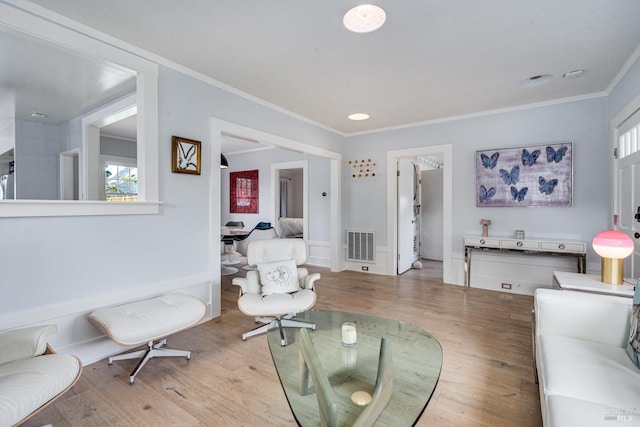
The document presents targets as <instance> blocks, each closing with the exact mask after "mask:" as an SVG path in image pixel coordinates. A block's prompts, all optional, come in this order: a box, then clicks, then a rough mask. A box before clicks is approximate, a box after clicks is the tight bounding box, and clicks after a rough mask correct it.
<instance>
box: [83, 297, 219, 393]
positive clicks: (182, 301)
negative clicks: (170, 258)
mask: <svg viewBox="0 0 640 427" xmlns="http://www.w3.org/2000/svg"><path fill="white" fill-rule="evenodd" d="M206 311H207V308H206V305H205V304H204V302H202V301H201V300H200V299H198V298H195V297H192V296H190V295H184V294H168V295H162V296H159V297H155V298H151V299H147V300H143V301H137V302H133V303H130V304H124V305H120V306H117V307H109V308H103V309H100V310H96V311H94V312H93V313H91V314H90V315H89V322H91V323H92V324H93V325H94V326H96V327H97V328H98V329H100V330H101V331H102V332H104V333H105V334H106V335H107V336H108V337H109V338H111V339H112V340H113V341H114V342H115V343H117V344H119V345H121V346H125V347H130V346H137V345H141V344H147V349H146V350H139V351H133V352H129V353H124V354H121V355H119V356H113V357H110V358H109V364H111V363H113V361H114V360H125V359H135V358H138V357H141V359H140V361H139V362H138V364H137V365H136V367H135V368H134V369H133V371H131V374H130V375H129V383H130V384H133V381H134V379H135V376H136V375H137V374H138V372H139V371H140V369H142V367H143V366H144V365H145V363H147V361H148V360H149V359H151V358H153V357H171V356H184V357H186V358H187V360H189V359H190V358H191V352H190V351H185V350H172V349H168V348H163V346H164V345H165V344H166V343H167V340H166V337H167V336H169V335H171V334H174V333H176V332H179V331H182V330H184V329H187V328H190V327H192V326H194V325H196V324H197V323H198V322H200V320H202V318H203V317H204V315H205V313H206ZM156 340H158V342H156V343H155V344H154V341H156Z"/></svg>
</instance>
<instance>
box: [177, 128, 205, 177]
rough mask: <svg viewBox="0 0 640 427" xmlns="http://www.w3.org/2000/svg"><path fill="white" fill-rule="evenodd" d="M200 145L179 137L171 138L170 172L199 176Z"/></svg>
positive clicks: (197, 142)
mask: <svg viewBox="0 0 640 427" xmlns="http://www.w3.org/2000/svg"><path fill="white" fill-rule="evenodd" d="M201 157H202V143H201V142H200V141H195V140H193V139H187V138H182V137H180V136H175V135H174V136H172V137H171V172H173V173H186V174H191V175H200V164H201Z"/></svg>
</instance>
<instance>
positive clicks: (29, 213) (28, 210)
mask: <svg viewBox="0 0 640 427" xmlns="http://www.w3.org/2000/svg"><path fill="white" fill-rule="evenodd" d="M160 205H162V202H142V201H137V202H117V203H116V202H107V201H104V200H84V201H83V202H82V203H78V201H77V200H3V201H2V206H1V209H0V211H1V212H0V217H6V218H9V217H45V216H85V215H86V216H93V215H151V214H157V213H158V212H160Z"/></svg>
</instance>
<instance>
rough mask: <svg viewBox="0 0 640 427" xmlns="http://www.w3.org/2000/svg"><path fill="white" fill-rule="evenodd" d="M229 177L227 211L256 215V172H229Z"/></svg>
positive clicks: (257, 199)
mask: <svg viewBox="0 0 640 427" xmlns="http://www.w3.org/2000/svg"><path fill="white" fill-rule="evenodd" d="M229 175H230V177H229V198H230V200H229V211H230V212H231V213H258V201H259V197H258V170H257V169H256V170H251V171H242V172H231V173H230V174H229Z"/></svg>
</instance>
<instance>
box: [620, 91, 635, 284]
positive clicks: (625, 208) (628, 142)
mask: <svg viewBox="0 0 640 427" xmlns="http://www.w3.org/2000/svg"><path fill="white" fill-rule="evenodd" d="M636 101H637V102H636V103H632V104H631V105H630V106H629V108H630V109H631V111H633V112H632V113H631V114H629V113H626V112H625V111H623V112H622V113H621V115H620V116H619V117H620V118H619V119H617V120H614V132H613V133H614V137H613V144H614V147H615V150H614V152H615V153H616V154H617V159H615V160H614V197H615V202H614V212H616V213H617V219H615V218H616V217H614V226H617V227H618V228H619V229H620V231H622V232H623V233H626V234H627V235H628V236H629V237H630V238H631V240H633V242H634V251H633V254H632V255H631V257H629V258H627V259H626V260H625V266H624V272H625V276H626V277H638V276H639V275H640V244H639V242H640V185H638V180H640V138H638V133H639V132H640V100H636Z"/></svg>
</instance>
